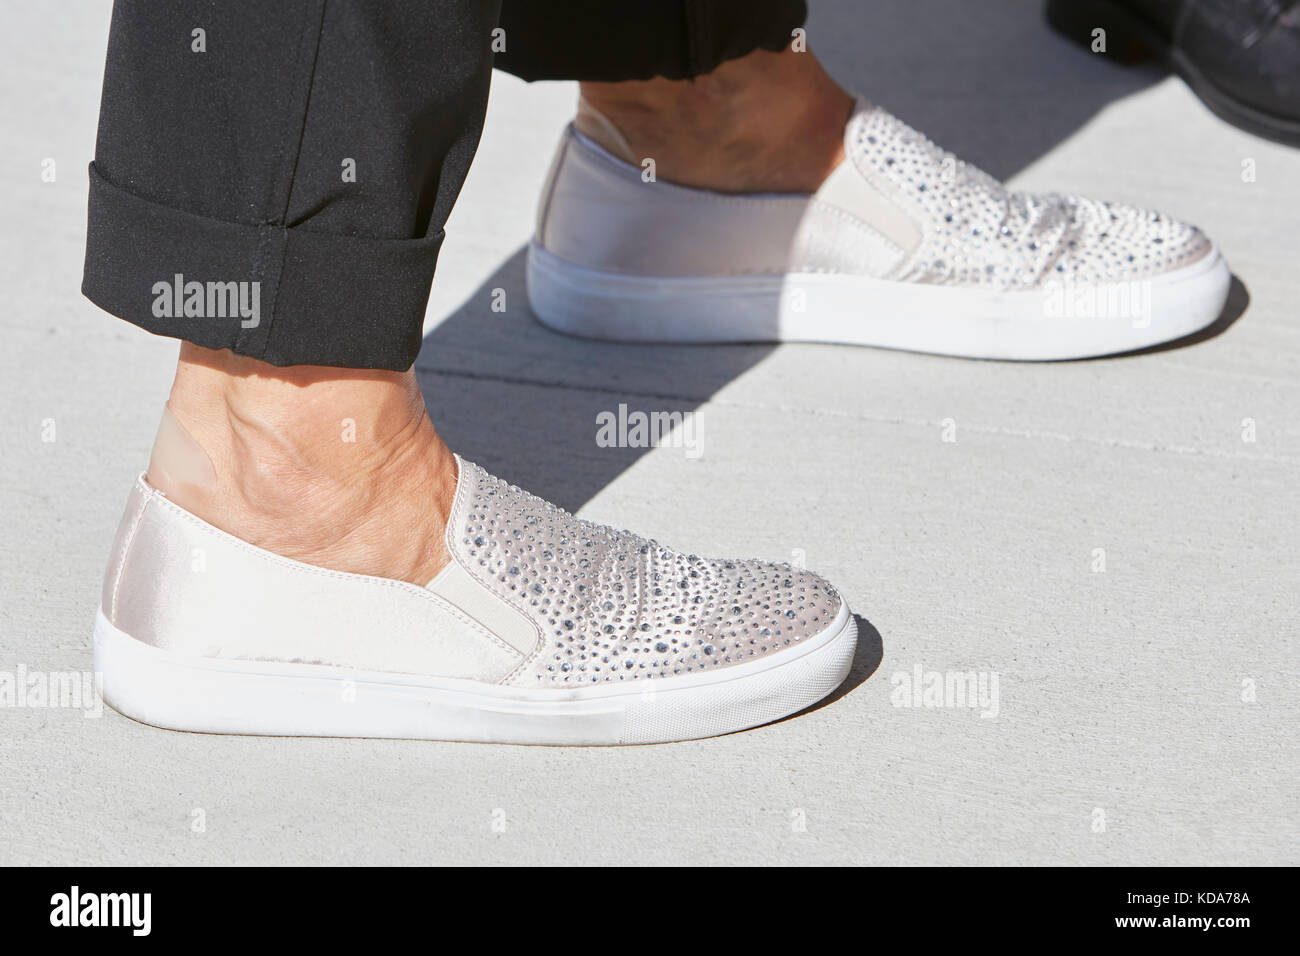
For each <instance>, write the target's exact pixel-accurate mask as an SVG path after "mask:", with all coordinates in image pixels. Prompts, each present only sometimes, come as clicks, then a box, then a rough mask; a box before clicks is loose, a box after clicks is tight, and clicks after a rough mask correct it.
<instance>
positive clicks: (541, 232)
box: [534, 127, 573, 249]
mask: <svg viewBox="0 0 1300 956" xmlns="http://www.w3.org/2000/svg"><path fill="white" fill-rule="evenodd" d="M572 143H573V130H572V129H571V128H569V127H566V128H565V130H564V134H563V135H562V136H561V137H560V144H559V145H558V146H557V147H556V148H555V155H554V156H552V157H551V165H550V168H549V169H547V171H546V179H545V180H543V182H542V191H541V195H540V198H539V199H538V201H537V219H536V222H535V226H534V232H535V239H536V241H537V244H538V245H539V246H541V247H542V248H543V249H547V248H549V246H550V237H549V235H548V231H549V228H550V224H551V204H552V203H553V202H554V199H555V187H556V184H557V183H558V182H559V179H560V173H561V171H562V170H563V168H564V167H565V165H566V163H565V158H566V156H567V155H568V152H569V147H570V146H571V145H572Z"/></svg>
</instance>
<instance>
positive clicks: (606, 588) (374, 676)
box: [94, 459, 857, 744]
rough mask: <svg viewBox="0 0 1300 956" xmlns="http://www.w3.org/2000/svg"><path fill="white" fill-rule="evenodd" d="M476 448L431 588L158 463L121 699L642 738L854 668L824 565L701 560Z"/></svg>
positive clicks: (243, 728)
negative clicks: (390, 574) (197, 497)
mask: <svg viewBox="0 0 1300 956" xmlns="http://www.w3.org/2000/svg"><path fill="white" fill-rule="evenodd" d="M458 462H459V467H460V478H459V483H458V486H457V489H456V496H455V502H454V505H453V508H452V514H451V518H450V520H449V522H448V527H447V535H446V543H447V549H448V551H449V552H450V553H451V563H450V564H449V565H448V566H447V567H446V568H445V569H444V570H443V571H442V572H440V573H439V574H438V576H437V577H436V578H435V579H434V580H433V581H432V582H430V584H429V585H428V586H427V587H419V586H418V585H414V584H407V583H405V582H402V581H395V580H390V579H386V578H377V577H368V576H365V575H358V574H345V573H343V572H338V571H330V570H326V569H324V568H319V567H315V566H313V565H309V564H303V563H301V562H298V561H293V560H290V559H288V558H283V557H280V556H279V555H277V554H274V553H272V552H270V551H265V550H263V549H261V548H257V547H254V546H253V545H251V544H249V543H247V542H245V541H242V540H240V539H239V538H236V537H233V536H232V535H229V534H226V533H225V532H223V531H220V530H218V529H217V528H214V527H213V526H211V525H209V524H207V523H206V522H204V521H202V520H200V519H199V518H197V517H195V516H194V515H192V514H190V513H189V512H187V511H185V510H183V509H182V508H180V507H178V506H177V505H176V504H174V503H173V502H171V501H169V500H168V499H167V497H166V496H165V495H163V494H162V493H161V492H159V491H157V490H155V489H154V488H152V487H151V486H150V485H149V484H148V483H147V482H146V481H145V480H144V478H143V477H141V478H140V479H139V480H138V481H137V482H136V485H135V488H134V489H133V490H132V492H131V495H130V498H129V500H128V503H127V508H126V513H125V515H124V516H123V518H122V523H121V526H120V528H119V530H118V534H117V539H116V541H115V543H114V546H113V552H112V555H111V558H110V561H109V567H108V571H107V573H106V574H105V578H104V589H103V595H102V605H101V608H100V611H99V615H98V617H97V619H96V623H95V631H94V653H95V668H96V671H97V672H99V674H100V675H101V677H102V680H103V694H104V700H105V702H107V703H108V704H109V705H110V706H112V707H113V708H115V709H116V710H118V711H120V712H121V713H123V714H126V715H127V716H128V717H133V718H135V719H136V720H140V721H143V722H144V723H148V724H154V725H156V726H159V727H169V728H173V729H177V730H192V731H204V732H211V733H232V734H272V735H302V736H330V737H333V736H338V737H401V738H418V739H431V740H464V741H485V742H496V743H520V744H636V743H656V742H662V741H670V740H687V739H691V738H696V737H709V736H714V735H716V734H725V733H729V732H731V731H735V730H742V729H745V728H747V727H753V726H756V725H758V724H763V723H767V722H769V721H772V720H776V719H778V718H780V717H784V716H786V715H789V714H793V713H795V712H797V711H799V710H802V709H804V708H805V707H808V706H810V705H811V704H813V703H816V702H817V701H818V700H820V699H821V698H823V697H825V696H826V695H827V694H829V693H830V692H831V691H833V690H834V689H835V688H836V687H837V686H839V684H840V683H841V682H842V681H843V680H844V678H845V677H846V676H847V674H848V672H849V667H850V664H851V663H852V660H853V651H854V646H855V644H856V642H857V626H856V624H855V621H854V619H853V616H852V615H851V614H850V613H849V610H848V608H847V607H846V606H845V603H844V601H843V600H842V599H841V598H840V596H839V595H838V594H837V593H836V591H835V590H834V588H832V587H831V586H830V585H829V584H827V583H826V582H825V581H823V580H822V579H821V578H819V577H817V576H816V575H814V574H811V573H809V572H807V571H801V570H796V569H794V568H791V567H788V566H782V565H774V564H765V563H762V562H759V561H710V560H705V559H703V558H698V557H695V556H694V555H684V554H679V553H678V552H676V551H672V550H670V549H668V548H665V547H662V546H661V545H659V544H657V543H656V542H654V541H650V540H647V539H645V538H640V537H637V536H636V535H633V534H631V533H629V532H625V531H618V530H615V529H613V528H608V527H604V526H602V525H597V524H593V523H592V522H589V521H584V520H581V519H578V518H575V517H573V516H572V515H570V514H569V513H568V512H566V511H564V510H562V509H561V508H558V507H556V506H555V505H552V504H548V503H547V502H545V501H542V500H541V499H539V498H536V497H534V496H533V495H530V494H528V493H527V492H524V491H521V490H520V489H519V488H516V487H515V486H513V485H510V484H507V483H506V482H504V481H502V480H501V479H499V478H494V477H492V476H491V475H489V474H488V473H487V472H485V471H484V470H483V469H482V468H479V467H478V466H477V465H474V464H471V463H469V462H466V461H463V460H459V459H458Z"/></svg>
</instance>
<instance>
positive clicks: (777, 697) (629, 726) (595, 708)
mask: <svg viewBox="0 0 1300 956" xmlns="http://www.w3.org/2000/svg"><path fill="white" fill-rule="evenodd" d="M856 644H857V624H856V622H855V621H854V619H853V616H852V615H851V614H850V613H849V610H848V608H847V607H846V606H844V605H843V604H841V606H840V612H839V614H838V615H837V617H836V619H835V621H834V622H833V623H832V624H831V625H830V626H829V627H827V628H826V629H825V630H824V631H822V632H821V633H820V634H817V635H816V636H814V637H812V638H809V639H807V640H804V641H801V642H800V643H798V644H796V645H793V646H791V647H789V648H786V649H785V650H782V651H779V652H778V653H775V654H772V655H770V656H768V657H765V658H762V659H759V660H755V661H751V662H749V663H745V664H736V665H734V666H730V667H725V668H719V669H717V670H711V671H704V672H700V673H694V674H685V675H682V676H679V677H668V678H663V679H659V680H650V681H627V682H619V683H616V684H602V685H598V686H590V687H575V688H572V689H565V690H534V689H527V688H519V687H505V686H502V685H499V684H483V683H478V682H475V681H468V680H454V679H447V678H433V677H428V678H426V677H419V676H414V675H409V674H384V673H370V672H352V671H347V670H344V669H342V668H336V667H327V666H322V665H317V664H284V663H275V662H262V661H238V660H222V659H217V658H210V657H192V656H187V655H183V654H177V653H175V652H173V651H166V650H161V649H159V648H156V647H153V646H151V645H149V644H145V643H143V642H141V641H137V640H136V639H135V638H133V637H131V636H129V635H127V634H125V633H123V632H122V631H120V630H118V629H117V628H116V627H114V626H113V625H112V624H110V623H109V621H108V618H107V617H105V616H104V613H103V611H102V610H101V611H100V613H99V616H98V617H97V618H96V621H95V631H94V653H95V669H96V671H98V672H99V673H100V674H101V675H102V679H103V688H104V700H105V702H106V703H108V704H109V706H111V707H112V708H113V709H114V710H117V711H118V712H120V713H122V714H125V715H126V716H127V717H131V718H133V719H135V720H138V721H141V722H142V723H146V724H152V725H154V726H156V727H166V728H169V729H172V730H189V731H198V732H202V733H216V734H258V735H269V736H302V737H394V738H404V739H418V740H461V741H476V742H483V743H513V744H568V745H596V744H649V743H664V742H667V741H671V740H691V739H694V738H698V737H713V736H717V735H718V734H726V733H731V732H732V731H736V730H744V729H746V728H748V727H755V726H758V725H759V724H765V723H768V722H770V721H773V720H778V719H780V718H781V717H786V716H788V715H790V714H793V713H797V712H798V711H800V710H803V709H804V708H805V707H808V706H811V705H812V704H815V703H816V702H817V701H819V700H821V699H822V698H823V697H825V696H826V695H827V694H829V693H830V692H831V691H833V690H834V689H835V688H836V687H838V686H839V685H840V684H841V683H842V682H843V680H844V678H845V677H846V676H848V673H849V668H850V666H851V665H852V662H853V651H854V648H855V646H856Z"/></svg>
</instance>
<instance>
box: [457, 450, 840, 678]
mask: <svg viewBox="0 0 1300 956" xmlns="http://www.w3.org/2000/svg"><path fill="white" fill-rule="evenodd" d="M460 481H461V484H462V488H461V490H460V495H459V496H458V497H459V501H458V504H457V512H456V514H455V515H453V520H454V521H455V522H456V523H457V524H456V530H455V534H454V535H453V536H450V540H451V542H452V545H453V550H454V551H455V552H456V556H457V557H458V558H459V559H460V561H461V563H462V564H464V565H465V566H466V567H467V568H468V569H469V570H470V571H471V573H472V574H473V575H474V576H475V577H476V578H477V579H478V580H479V581H480V582H481V583H483V584H484V585H486V586H487V587H488V588H490V589H491V590H492V591H493V592H494V593H495V594H496V595H497V596H498V597H499V598H501V599H502V600H504V601H506V602H507V603H508V604H510V605H512V606H513V607H515V608H516V609H517V610H519V611H521V612H523V613H524V614H525V615H526V616H528V617H529V618H531V619H532V620H533V621H534V622H536V624H537V625H538V627H539V628H540V630H541V634H542V642H541V646H540V647H539V649H538V650H537V651H535V652H534V654H533V655H532V657H531V658H530V659H529V660H527V661H525V662H524V663H523V665H522V666H521V668H520V670H518V671H517V672H516V682H520V683H523V682H525V681H526V682H530V683H533V684H539V685H542V686H552V685H566V684H567V685H574V684H592V683H600V682H606V681H628V680H645V679H652V678H663V677H671V676H675V675H680V674H689V673H695V672H698V671H702V670H710V669H715V668H719V667H727V666H729V665H732V664H738V663H741V662H744V661H749V660H753V659H755V658H758V657H761V656H763V655H765V654H771V653H774V652H776V651H779V650H782V649H783V648H786V647H789V646H791V645H793V644H796V643H798V642H799V641H801V640H803V639H805V638H807V637H811V636H812V635H814V634H818V633H820V632H821V631H823V630H825V628H826V627H828V626H829V625H830V624H831V623H832V622H833V621H834V619H835V616H836V614H837V613H838V611H839V607H840V598H839V595H838V594H837V593H836V591H835V589H834V588H833V587H831V585H830V584H828V583H827V582H826V581H824V580H822V579H821V578H819V577H818V576H816V575H814V574H812V573H810V572H808V571H803V570H799V569H796V568H793V567H790V566H789V565H778V564H768V563H765V562H762V561H753V560H749V561H736V560H726V561H717V560H709V559H706V558H700V557H697V556H695V555H688V554H682V553H680V552H678V551H674V550H672V549H670V548H666V547H664V546H662V545H660V544H659V543H658V542H655V541H651V540H648V539H646V538H641V537H639V536H637V535H634V534H632V533H630V532H627V531H619V530H617V529H614V528H609V527H606V526H604V525H598V524H595V523H593V522H590V521H586V520H584V519H581V518H576V517H574V516H573V515H571V514H569V513H568V512H567V511H565V510H564V509H562V508H560V507H558V506H556V505H553V504H550V503H549V502H546V501H543V500H542V499H540V498H538V497H536V496H535V495H531V494H529V493H528V492H526V491H523V490H521V489H520V488H518V487H516V486H515V485H512V484H509V483H507V482H505V481H503V480H501V479H499V478H495V477H493V476H492V475H490V474H488V473H487V472H486V471H484V470H483V469H482V468H480V467H478V466H477V465H474V464H472V463H470V462H466V461H462V462H461V477H460Z"/></svg>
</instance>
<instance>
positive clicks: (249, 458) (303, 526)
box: [147, 343, 457, 585]
mask: <svg viewBox="0 0 1300 956" xmlns="http://www.w3.org/2000/svg"><path fill="white" fill-rule="evenodd" d="M167 404H168V408H169V409H170V410H171V412H172V414H173V415H174V416H175V420H176V421H178V422H179V423H180V425H181V426H183V431H182V432H177V431H176V430H175V429H172V430H171V431H170V432H169V431H168V426H167V425H166V424H165V425H164V428H163V429H162V430H160V438H159V441H158V443H157V445H156V446H155V454H154V456H153V459H152V460H151V461H150V465H149V472H148V475H147V477H148V480H149V482H150V484H152V485H154V486H155V487H156V488H158V489H159V490H160V491H162V492H164V493H165V494H166V495H167V496H168V497H169V498H170V499H172V500H173V501H175V502H176V503H177V504H178V505H180V506H181V507H183V508H185V509H186V510H187V511H190V512H191V513H193V514H196V515H198V516H199V517H200V518H202V519H204V520H205V521H207V522H208V523H210V524H213V525H215V526H216V527H218V528H221V529H222V530H223V531H227V532H229V533H230V534H233V535H235V536H236V537H238V538H242V539H243V540H245V541H248V542H250V543H251V544H255V545H257V546H258V547H261V548H266V549H267V550H269V551H274V552H276V553H277V554H281V555H284V556H285V557H289V558H293V559H295V560H298V561H304V562H306V563H308V564H315V565H319V566H321V567H326V568H332V569H334V570H338V571H349V572H352V573H356V574H371V575H376V576H379V577H386V578H396V579H398V580H401V581H409V582H411V583H413V584H420V585H424V584H428V583H429V581H431V580H432V579H433V577H434V576H435V575H436V574H437V573H438V571H440V570H441V569H442V568H443V567H444V566H445V565H446V564H447V561H448V556H447V553H446V546H445V543H444V541H443V535H444V529H445V527H446V523H447V517H448V515H449V514H450V511H451V505H452V500H453V498H454V496H455V493H456V480H457V475H456V460H455V457H454V456H453V455H452V453H451V451H450V450H449V449H448V448H447V446H446V445H445V444H444V443H443V441H442V439H441V438H440V437H438V434H437V432H436V431H435V430H434V428H433V423H432V422H431V421H430V420H429V416H428V414H427V413H426V412H425V408H424V399H423V397H422V395H421V394H420V389H419V387H418V385H417V384H416V381H415V374H414V371H413V370H411V369H408V370H407V371H405V372H388V371H377V370H358V369H340V368H325V367H320V366H293V367H289V368H277V367H275V366H271V365H267V364H266V363H264V362H259V361H257V360H255V359H250V358H246V357H243V356H239V355H235V354H233V353H231V352H229V351H213V350H210V349H204V348H200V347H198V346H196V345H192V344H190V343H182V345H181V354H180V362H179V363H178V366H177V369H176V380H175V383H174V384H173V385H172V391H171V397H170V399H169V400H168V403H167ZM186 434H188V436H189V437H190V438H192V442H187V441H186V438H185V435H186ZM200 456H206V459H207V461H208V462H209V463H210V468H208V469H205V468H204V463H203V461H202V458H201V457H200Z"/></svg>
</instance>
